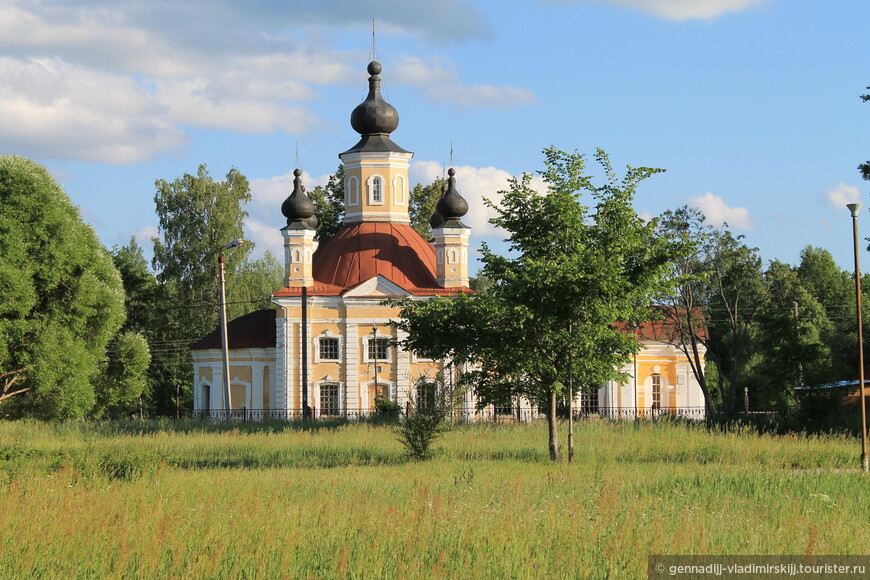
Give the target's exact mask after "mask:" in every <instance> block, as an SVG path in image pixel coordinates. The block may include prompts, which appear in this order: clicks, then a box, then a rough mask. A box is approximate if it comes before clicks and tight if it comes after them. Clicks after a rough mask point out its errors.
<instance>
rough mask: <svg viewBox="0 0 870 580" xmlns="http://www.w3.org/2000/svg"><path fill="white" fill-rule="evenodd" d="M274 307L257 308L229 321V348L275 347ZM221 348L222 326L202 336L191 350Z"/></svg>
mask: <svg viewBox="0 0 870 580" xmlns="http://www.w3.org/2000/svg"><path fill="white" fill-rule="evenodd" d="M276 312H277V310H275V309H274V308H267V309H264V310H257V311H255V312H251V313H249V314H245V315H244V316H239V317H238V318H235V319H233V320H231V321H230V322H228V323H227V339H228V341H229V344H228V348H231V349H238V348H270V347H272V348H274V346H275V313H276ZM210 348H221V334H220V328H215V329H214V330H213V331H211V332H210V333H208V334H207V335H205V336H204V337H203V338H201V339H200V340H199V341H198V342H197V343H195V344H194V345H193V346H191V347H190V350H206V349H210Z"/></svg>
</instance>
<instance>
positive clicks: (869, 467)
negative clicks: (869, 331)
mask: <svg viewBox="0 0 870 580" xmlns="http://www.w3.org/2000/svg"><path fill="white" fill-rule="evenodd" d="M846 207H848V208H849V211H850V212H852V237H853V238H854V241H855V305H856V310H857V314H858V388H859V389H861V469H863V470H864V473H867V472H868V471H870V464H868V461H867V406H866V403H865V401H864V333H863V328H862V325H863V321H862V317H861V268H860V267H859V265H858V212H860V211H861V204H860V203H849V204H846Z"/></svg>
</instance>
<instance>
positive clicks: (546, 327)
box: [398, 147, 671, 460]
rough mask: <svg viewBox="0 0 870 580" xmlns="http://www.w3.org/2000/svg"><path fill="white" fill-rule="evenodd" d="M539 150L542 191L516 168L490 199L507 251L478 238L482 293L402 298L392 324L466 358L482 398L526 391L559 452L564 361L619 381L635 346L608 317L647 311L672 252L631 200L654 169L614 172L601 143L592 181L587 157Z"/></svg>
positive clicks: (411, 342) (578, 372)
mask: <svg viewBox="0 0 870 580" xmlns="http://www.w3.org/2000/svg"><path fill="white" fill-rule="evenodd" d="M544 156H545V169H544V170H543V171H541V172H540V175H541V177H542V178H543V180H544V181H545V182H546V183H547V191H546V192H545V193H541V192H538V191H536V190H535V189H533V188H532V187H531V177H532V176H531V175H530V174H524V175H523V176H522V177H521V178H519V179H512V180H510V182H509V186H510V187H509V190H508V191H505V192H503V199H502V202H501V204H500V205H498V206H496V205H495V204H492V203H490V206H491V207H493V208H494V209H495V210H496V213H497V216H496V217H495V218H494V219H493V220H492V222H493V223H494V224H495V225H497V226H499V227H501V228H503V229H504V230H505V231H506V232H508V234H509V237H508V241H509V242H510V247H511V249H512V250H513V251H514V254H512V257H503V256H498V255H496V254H494V253H492V252H491V251H489V249H488V248H487V247H486V246H484V248H483V259H482V262H483V269H482V273H483V275H484V276H485V277H487V278H488V279H490V280H491V281H492V285H491V287H490V288H489V291H488V292H487V293H485V294H475V295H464V294H462V295H459V296H457V297H455V298H449V299H434V300H431V301H427V302H421V301H410V300H406V301H404V302H401V303H400V304H401V306H402V310H401V315H400V316H401V320H400V322H399V323H398V324H399V327H400V328H402V329H404V330H405V331H406V332H408V333H409V334H408V339H407V340H406V341H404V346H405V347H406V348H408V349H410V350H414V351H417V352H421V353H425V354H427V355H428V356H433V357H435V358H438V359H448V360H451V361H453V362H471V363H474V365H475V366H476V370H474V371H472V372H471V373H470V374H469V375H467V376H466V379H467V380H468V381H469V382H470V384H471V386H472V388H473V389H474V391H475V393H476V395H477V396H478V398H479V401H480V404H488V403H499V402H501V401H504V400H512V399H514V398H515V397H517V396H524V397H526V398H528V399H529V400H531V401H533V402H536V403H538V404H541V405H542V406H545V407H546V408H547V421H548V426H549V451H550V457H551V459H553V460H558V459H559V457H560V451H559V444H558V435H557V431H556V426H557V422H556V402H557V400H558V399H559V398H560V397H561V396H563V395H565V394H566V386H565V385H566V384H567V383H568V375H569V367H572V370H573V376H574V377H575V380H576V382H577V384H582V385H600V384H603V383H604V382H605V381H607V380H610V379H616V380H625V379H626V378H627V377H626V376H625V375H624V374H623V373H621V372H620V371H619V370H618V369H619V368H622V367H623V366H624V365H625V364H627V363H628V362H629V360H630V357H631V355H632V354H633V353H636V352H637V351H638V350H639V348H640V346H639V344H638V343H637V342H636V340H635V337H634V336H633V334H631V333H626V332H620V331H617V330H615V329H614V324H615V323H617V322H620V321H624V322H636V321H638V320H645V319H647V318H648V317H649V305H650V300H651V298H652V297H653V296H654V295H656V294H658V293H659V292H661V291H662V290H664V289H666V288H665V286H666V283H667V280H666V277H665V273H666V269H667V267H668V262H669V258H670V256H669V252H670V251H671V249H670V247H669V246H668V244H666V243H665V242H664V241H663V240H662V239H661V238H659V237H658V236H657V235H656V233H655V226H654V224H653V223H645V222H644V221H643V220H642V219H641V218H640V217H639V216H638V215H637V213H636V212H635V211H634V208H633V207H632V201H633V198H634V194H635V191H636V189H637V187H638V185H639V184H640V183H641V182H642V181H643V180H644V179H646V178H648V177H649V176H651V175H654V174H655V173H658V172H659V171H661V170H658V169H650V168H646V167H642V168H637V169H636V168H632V167H629V168H628V172H627V173H626V175H625V177H623V178H622V179H619V178H618V177H617V176H616V175H615V173H614V172H613V169H612V168H611V165H610V161H609V159H608V157H607V155H606V154H605V153H604V152H603V151H601V150H598V152H597V153H596V156H595V157H596V159H597V161H598V162H599V164H600V165H601V166H602V167H603V169H604V171H605V173H606V176H607V182H606V183H605V184H604V185H602V186H596V185H594V184H593V183H592V179H591V178H590V177H589V176H588V175H587V174H586V173H585V157H584V156H583V155H581V154H579V153H577V152H574V153H566V152H563V151H559V150H557V149H555V148H552V147H551V148H548V149H545V150H544ZM584 194H586V195H588V196H589V197H590V198H591V199H590V201H589V202H587V201H586V200H585V199H584V198H583V195H584ZM587 203H589V205H586V204H587Z"/></svg>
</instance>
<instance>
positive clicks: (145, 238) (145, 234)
mask: <svg viewBox="0 0 870 580" xmlns="http://www.w3.org/2000/svg"><path fill="white" fill-rule="evenodd" d="M159 234H160V230H158V229H157V226H155V225H147V226H143V227H141V228H139V229H138V230H136V231H135V232H133V236H135V237H136V242H137V243H138V244H139V245H140V246H143V247H149V248H150V247H151V238H156V237H158V235H159Z"/></svg>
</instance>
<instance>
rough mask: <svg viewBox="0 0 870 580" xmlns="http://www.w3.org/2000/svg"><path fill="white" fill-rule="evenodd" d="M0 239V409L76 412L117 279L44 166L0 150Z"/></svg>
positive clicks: (90, 392)
mask: <svg viewBox="0 0 870 580" xmlns="http://www.w3.org/2000/svg"><path fill="white" fill-rule="evenodd" d="M0 240H2V252H0V295H2V300H0V389H2V392H0V400H2V399H3V398H4V397H5V398H6V400H5V402H4V407H5V408H4V409H3V410H4V412H7V413H11V414H16V413H17V414H21V413H28V414H33V415H37V416H41V417H46V418H72V417H82V416H84V415H85V414H86V413H87V412H88V411H90V410H91V408H92V407H93V406H94V403H95V391H94V386H93V383H94V380H95V379H96V378H97V377H98V376H99V374H100V372H101V371H102V366H101V363H102V361H103V360H104V358H105V356H106V347H107V346H108V345H109V342H110V340H111V339H112V337H113V336H114V335H115V333H116V332H117V330H118V329H119V328H120V327H121V325H122V323H123V322H124V290H123V287H122V284H121V277H120V276H119V274H118V271H117V270H116V269H115V267H114V265H113V264H112V259H111V258H110V256H109V254H108V253H107V252H106V250H105V249H104V248H103V246H102V245H101V244H100V242H99V240H98V239H97V236H96V234H95V233H94V231H93V230H92V229H91V228H90V227H89V226H87V225H85V224H84V223H83V222H82V220H81V217H80V216H79V212H78V209H76V207H75V206H73V204H72V203H71V202H70V199H69V198H68V197H67V195H66V194H65V193H64V192H63V190H62V189H61V187H60V186H59V185H58V184H57V183H56V182H55V180H54V179H52V177H51V176H50V175H49V173H48V171H47V170H46V169H45V168H44V167H42V166H40V165H38V164H36V163H34V162H32V161H30V160H27V159H24V158H22V157H16V156H9V155H6V156H2V157H0ZM16 393H17V395H15V394H16ZM13 395H15V396H13Z"/></svg>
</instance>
